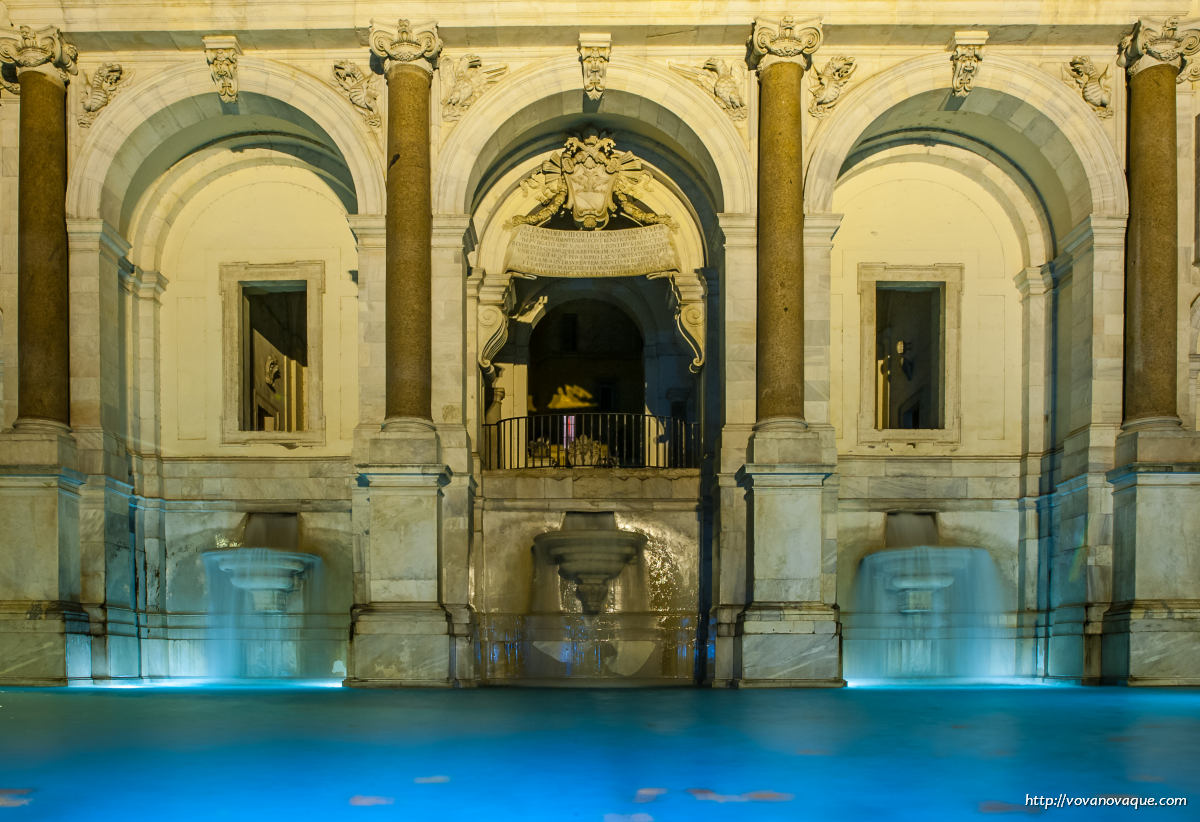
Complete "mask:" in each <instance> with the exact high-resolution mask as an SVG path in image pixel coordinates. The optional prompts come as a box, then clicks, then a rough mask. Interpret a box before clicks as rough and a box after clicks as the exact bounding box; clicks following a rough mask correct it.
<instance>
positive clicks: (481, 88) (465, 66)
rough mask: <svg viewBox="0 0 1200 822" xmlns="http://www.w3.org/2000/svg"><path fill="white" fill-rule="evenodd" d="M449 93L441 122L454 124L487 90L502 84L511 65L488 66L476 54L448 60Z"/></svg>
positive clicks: (444, 99)
mask: <svg viewBox="0 0 1200 822" xmlns="http://www.w3.org/2000/svg"><path fill="white" fill-rule="evenodd" d="M446 62H447V65H446V69H447V70H446V71H444V72H443V76H444V77H445V78H446V85H447V87H448V91H447V92H446V96H445V97H443V98H442V119H443V120H445V121H446V122H454V121H455V120H458V119H459V118H460V117H462V116H463V115H464V114H466V113H467V109H469V108H470V107H471V104H472V103H474V102H475V101H476V100H478V99H479V97H480V95H482V94H483V93H484V92H485V91H487V89H488V87H489V86H491V85H493V84H495V83H498V82H500V78H501V77H503V76H504V75H505V74H507V73H508V66H506V65H500V66H487V67H485V66H484V65H483V60H481V59H480V57H479V55H477V54H468V55H466V56H465V57H460V58H459V59H457V60H448V61H446Z"/></svg>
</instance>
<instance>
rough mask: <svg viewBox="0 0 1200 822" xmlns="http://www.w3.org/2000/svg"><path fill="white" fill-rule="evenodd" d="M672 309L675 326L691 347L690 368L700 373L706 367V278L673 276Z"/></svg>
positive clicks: (694, 372)
mask: <svg viewBox="0 0 1200 822" xmlns="http://www.w3.org/2000/svg"><path fill="white" fill-rule="evenodd" d="M670 294H671V296H670V301H671V309H672V311H674V313H675V327H676V328H677V329H679V336H680V337H681V338H682V339H683V341H684V343H686V344H687V347H688V348H689V349H691V352H692V361H691V362H690V363H688V370H689V371H691V372H692V373H693V374H699V373H700V369H701V368H703V367H704V340H705V334H706V322H705V317H706V316H707V312H706V311H705V306H704V297H705V294H704V280H703V278H702V277H693V278H684V277H680V276H678V275H675V276H672V277H671V292H670Z"/></svg>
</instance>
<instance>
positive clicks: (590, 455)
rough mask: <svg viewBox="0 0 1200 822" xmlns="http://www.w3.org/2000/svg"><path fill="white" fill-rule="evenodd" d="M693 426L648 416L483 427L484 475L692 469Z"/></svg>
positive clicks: (552, 417)
mask: <svg viewBox="0 0 1200 822" xmlns="http://www.w3.org/2000/svg"><path fill="white" fill-rule="evenodd" d="M699 436H700V432H699V427H698V426H697V424H696V423H694V422H685V421H684V420H680V419H675V418H673V417H656V416H653V415H651V414H616V413H608V414H603V413H580V414H530V415H529V416H527V417H510V418H509V419H506V420H500V421H499V422H495V423H491V424H488V425H484V426H483V443H482V445H483V451H482V454H481V459H482V461H483V467H484V468H485V469H493V470H494V469H504V468H698V467H699V466H700V439H699Z"/></svg>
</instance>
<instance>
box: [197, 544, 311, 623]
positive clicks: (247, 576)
mask: <svg viewBox="0 0 1200 822" xmlns="http://www.w3.org/2000/svg"><path fill="white" fill-rule="evenodd" d="M204 559H205V561H206V562H212V563H214V564H216V566H217V568H219V569H220V570H221V571H222V572H224V573H226V574H228V575H229V581H230V582H231V583H232V584H233V586H234V587H235V588H238V589H240V590H242V591H246V592H248V593H249V594H250V600H251V605H252V607H253V609H254V610H255V611H286V610H287V598H288V595H289V594H291V593H292V592H293V591H295V590H296V588H298V587H299V585H300V582H301V580H302V579H303V578H304V575H305V574H307V573H308V572H309V571H310V570H311V569H312V568H313V566H315V565H316V564H317V562H318V561H319V559H318V558H317V557H315V556H313V555H312V554H305V553H301V552H299V551H280V550H277V549H274V548H232V549H223V550H219V551H207V552H205V554H204Z"/></svg>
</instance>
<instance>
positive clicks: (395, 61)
mask: <svg viewBox="0 0 1200 822" xmlns="http://www.w3.org/2000/svg"><path fill="white" fill-rule="evenodd" d="M369 43H370V46H371V53H372V54H374V55H375V56H376V57H378V58H379V59H380V60H381V61H382V62H383V71H384V73H385V74H386V73H387V71H388V69H390V68H391V67H392V66H394V65H401V64H413V65H417V66H421V67H422V68H425V69H428V70H432V68H433V61H434V60H436V59H437V56H438V55H439V54H441V52H442V40H441V38H440V37H438V33H437V24H436V23H426V24H423V25H418V26H413V25H412V24H411V23H409V22H408V20H405V19H404V18H401V19H400V20H399V21H398V22H397V23H396V30H395V31H391V30H390V29H387V28H385V27H383V26H380V25H378V24H377V23H374V22H372V23H371V33H370V37H369Z"/></svg>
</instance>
